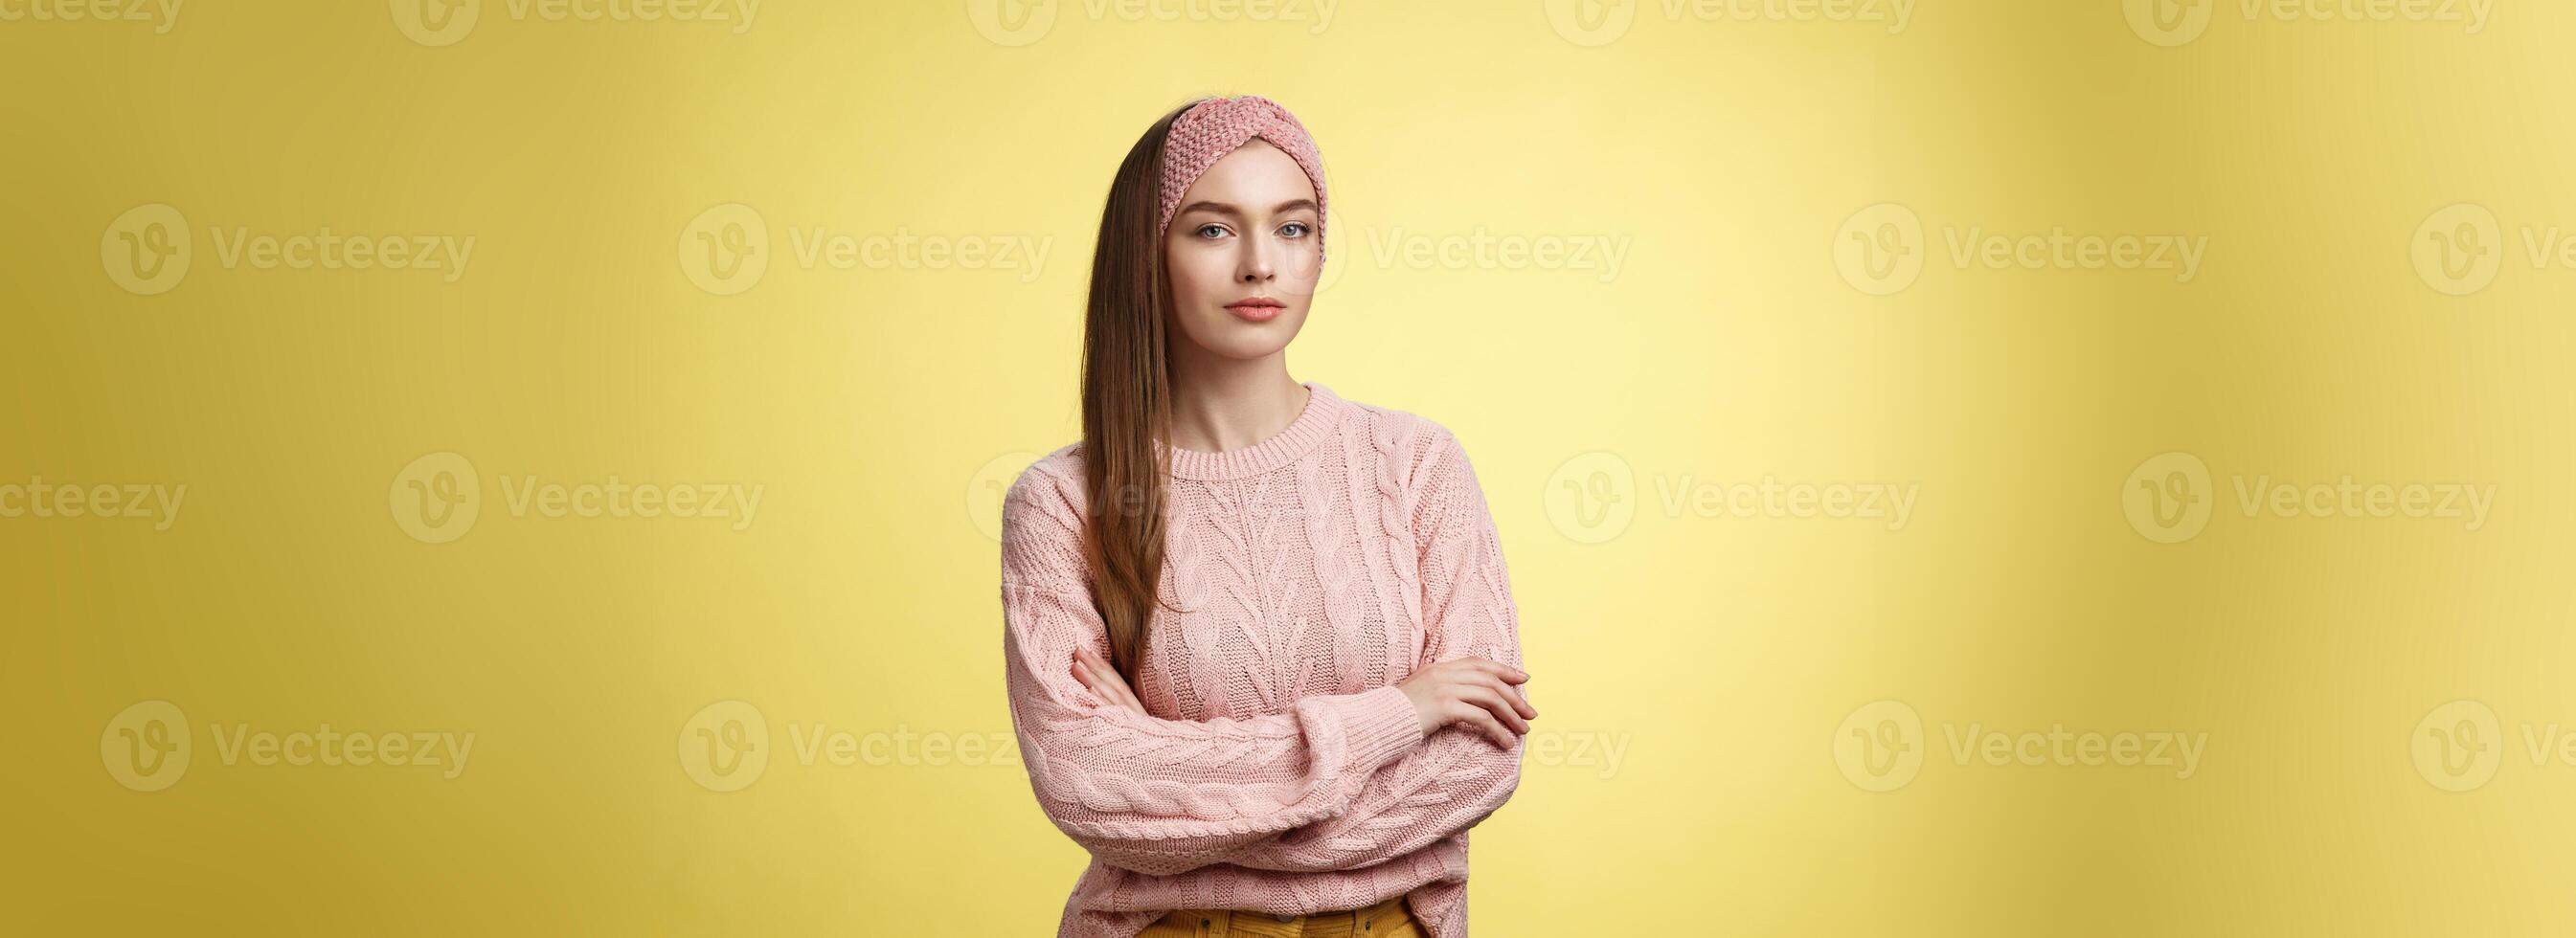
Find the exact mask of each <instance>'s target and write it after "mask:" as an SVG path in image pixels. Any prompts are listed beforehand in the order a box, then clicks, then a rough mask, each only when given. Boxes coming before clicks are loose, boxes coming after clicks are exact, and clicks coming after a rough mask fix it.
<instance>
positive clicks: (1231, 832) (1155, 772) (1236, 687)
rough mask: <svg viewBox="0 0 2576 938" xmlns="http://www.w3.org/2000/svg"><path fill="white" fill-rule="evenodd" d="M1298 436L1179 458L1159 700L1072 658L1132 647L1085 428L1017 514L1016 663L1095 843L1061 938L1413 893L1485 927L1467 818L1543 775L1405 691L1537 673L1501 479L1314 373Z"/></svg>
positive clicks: (1453, 924) (1420, 428) (1054, 811)
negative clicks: (1112, 605)
mask: <svg viewBox="0 0 2576 938" xmlns="http://www.w3.org/2000/svg"><path fill="white" fill-rule="evenodd" d="M1305 387H1306V388H1307V390H1308V391H1309V392H1310V393H1309V395H1308V397H1307V403H1306V408H1305V410H1304V411H1303V412H1302V413H1301V414H1300V415H1299V416H1298V417H1297V418H1296V420H1295V421H1294V422H1292V423H1291V424H1290V425H1289V427H1288V428H1287V429H1285V430H1283V431H1281V432H1279V433H1278V434H1275V435H1273V436H1272V437H1270V438H1269V439H1266V440H1263V441H1261V442H1260V443H1257V444H1254V445H1252V446H1250V447H1246V448H1243V449H1237V450H1228V451H1225V452H1202V451H1197V450H1188V449H1171V450H1169V451H1168V452H1169V453H1170V455H1171V476H1170V483H1171V490H1170V499H1169V504H1168V505H1167V507H1166V513H1167V514H1166V517H1167V521H1168V522H1169V523H1168V525H1167V528H1166V539H1167V544H1166V552H1165V560H1164V565H1163V571H1162V590H1163V594H1164V596H1166V597H1167V598H1168V599H1169V600H1170V601H1171V602H1172V603H1173V604H1174V605H1177V606H1179V607H1181V608H1182V609H1185V610H1187V611H1184V612H1178V613H1175V612H1172V611H1170V610H1161V611H1158V612H1156V613H1155V615H1154V618H1153V620H1152V623H1151V625H1150V627H1149V629H1148V632H1147V639H1146V647H1145V650H1144V657H1143V660H1142V662H1141V666H1140V669H1139V674H1138V680H1137V685H1138V686H1137V687H1135V688H1134V690H1135V691H1136V695H1137V697H1138V699H1139V700H1141V701H1143V702H1144V704H1145V706H1146V709H1147V710H1148V711H1149V712H1150V714H1151V715H1150V716H1148V715H1140V714H1137V713H1135V712H1134V711H1131V710H1128V709H1126V708H1124V707H1119V706H1115V705H1112V704H1110V703H1109V702H1108V701H1106V700H1104V699H1102V698H1100V697H1099V696H1098V695H1095V694H1093V693H1091V691H1090V689H1089V688H1087V687H1084V686H1083V685H1082V683H1081V682H1080V681H1079V680H1077V679H1076V678H1074V677H1073V674H1072V667H1073V650H1074V648H1075V647H1076V646H1088V647H1090V648H1091V649H1092V650H1093V651H1095V652H1097V653H1099V654H1100V656H1101V657H1102V658H1103V659H1104V660H1105V659H1106V658H1107V657H1108V655H1109V639H1108V633H1107V627H1106V625H1105V624H1104V623H1103V620H1102V619H1101V617H1100V614H1099V612H1098V610H1097V608H1096V607H1095V606H1094V605H1093V604H1092V600H1091V591H1090V583H1089V573H1088V567H1087V564H1086V561H1085V559H1084V553H1083V550H1082V537H1083V536H1084V535H1083V519H1084V518H1085V517H1086V514H1085V504H1086V497H1085V494H1084V486H1083V484H1082V482H1083V468H1082V459H1081V452H1080V447H1081V445H1082V444H1080V443H1078V442H1077V443H1073V444H1069V445H1066V446H1064V447H1062V448H1059V449H1057V450H1056V451H1054V452H1052V453H1049V454H1047V455H1046V456H1044V457H1041V458H1040V459H1039V460H1038V461H1037V462H1036V463H1034V464H1032V465H1031V466H1030V467H1029V468H1028V469H1027V470H1026V471H1024V472H1022V473H1021V474H1020V476H1019V478H1018V479H1017V480H1015V481H1014V482H1013V483H1012V485H1011V488H1010V491H1009V493H1008V495H1006V496H1005V498H1004V501H1003V508H1002V557H1001V561H1002V575H1001V598H1002V608H1003V620H1004V628H1003V633H1002V648H1003V662H1004V668H1005V672H1006V684H1007V687H1008V692H1009V700H1010V708H1011V721H1012V727H1013V730H1014V732H1015V733H1016V735H1017V737H1018V742H1019V747H1020V754H1021V758H1022V761H1023V763H1024V764H1025V765H1026V766H1027V769H1028V774H1029V782H1030V786H1031V789H1032V790H1033V791H1034V792H1035V794H1036V796H1037V802H1038V806H1039V807H1040V808H1041V809H1042V810H1043V811H1044V812H1045V814H1046V816H1047V818H1048V819H1049V820H1050V821H1051V822H1053V823H1054V824H1055V826H1056V828H1057V829H1059V830H1062V831H1063V832H1064V833H1065V834H1066V835H1067V836H1069V837H1071V838H1072V839H1073V840H1074V841H1075V842H1076V843H1078V844H1080V845H1081V846H1082V847H1083V848H1084V849H1085V850H1086V851H1088V852H1089V853H1090V855H1091V861H1090V863H1089V865H1088V866H1087V867H1086V868H1085V869H1084V871H1083V873H1082V876H1081V878H1080V879H1079V880H1077V881H1076V882H1075V884H1074V889H1073V894H1072V895H1071V896H1070V897H1069V898H1068V899H1067V900H1066V903H1065V906H1064V914H1063V917H1062V920H1061V922H1060V924H1059V927H1058V932H1057V934H1058V936H1059V938H1131V936H1133V935H1135V934H1136V933H1138V932H1140V931H1142V930H1144V928H1145V927H1146V926H1147V925H1149V924H1151V923H1152V922H1153V921H1154V920H1155V919H1156V918H1159V917H1160V916H1161V914H1162V913H1163V912H1164V911H1167V910H1171V909H1181V908H1233V909H1250V910H1256V911H1261V912H1270V913H1276V914H1304V913H1310V912H1326V911H1336V910H1341V909H1353V908H1359V907H1362V906H1366V905H1369V904H1372V903H1375V902H1377V901H1380V900H1383V899H1386V898H1389V897H1392V896H1396V895H1399V894H1402V895H1405V896H1406V897H1407V898H1408V899H1409V900H1410V901H1411V904H1412V906H1413V909H1414V912H1415V914H1416V915H1418V916H1419V917H1420V918H1421V919H1422V920H1423V925H1424V927H1425V928H1426V930H1428V931H1429V932H1430V933H1431V935H1432V936H1433V938H1466V935H1467V902H1466V898H1467V896H1466V883H1467V833H1468V829H1469V828H1472V827H1474V826H1475V825H1476V824H1477V823H1479V822H1481V821H1483V820H1484V819H1485V817H1486V816H1488V815H1490V814H1492V813H1493V812H1494V810H1495V809H1497V808H1499V807H1501V806H1502V804H1503V802H1504V801H1505V800H1507V799H1509V798H1510V797H1511V795H1512V792H1513V790H1514V789H1515V788H1517V787H1518V786H1519V784H1520V765H1521V753H1522V750H1523V749H1524V747H1525V743H1524V742H1522V741H1521V740H1520V739H1519V738H1518V737H1515V740H1514V742H1513V745H1512V747H1511V748H1510V749H1502V748H1499V747H1497V746H1495V745H1494V743H1493V742H1492V741H1491V740H1489V739H1487V738H1485V737H1484V736H1483V734H1481V733H1480V732H1478V731H1475V730H1472V729H1469V728H1466V727H1464V726H1460V725H1457V724H1450V725H1445V726H1442V727H1441V728H1440V729H1439V730H1437V731H1435V732H1432V733H1430V734H1428V735H1425V734H1424V733H1423V731H1422V724H1421V721H1420V718H1419V717H1418V716H1417V715H1416V714H1415V712H1414V708H1413V704H1412V701H1411V700H1410V699H1408V698H1407V697H1405V695H1404V692H1403V691H1401V690H1398V689H1397V688H1396V687H1395V685H1396V684H1397V683H1398V682H1400V681H1402V680H1404V678H1406V677H1407V676H1409V675H1411V674H1412V673H1413V672H1415V671H1417V670H1419V669H1420V668H1422V667H1423V666H1425V665H1428V664H1430V663H1433V662H1437V661H1443V660H1447V659H1450V658H1458V657H1466V656H1478V657H1485V658H1491V659H1493V660H1496V661H1501V662H1504V663H1507V664H1510V665H1512V666H1514V667H1520V666H1522V661H1521V653H1520V640H1519V614H1518V609H1517V607H1516V606H1515V605H1514V603H1513V600H1512V594H1511V588H1510V583H1509V579H1510V578H1509V576H1508V572H1507V570H1506V569H1505V567H1504V564H1503V555H1502V548H1501V543H1500V540H1499V538H1498V537H1497V536H1496V532H1495V529H1494V524H1493V519H1492V516H1491V514H1490V512H1489V510H1488V508H1487V506H1486V502H1485V497H1484V492H1483V490H1482V488H1481V487H1480V486H1479V484H1478V482H1477V479H1476V476H1475V472H1474V470H1473V468H1472V467H1471V466H1470V465H1469V464H1468V462H1467V456H1466V452H1465V450H1464V449H1462V448H1461V447H1460V445H1459V443H1458V440H1457V438H1456V437H1455V436H1453V435H1451V434H1450V433H1449V431H1448V430H1447V429H1446V428H1444V427H1442V426H1440V425H1439V424H1437V423H1434V422H1432V421H1430V420H1428V419H1425V418H1422V417H1419V416H1415V415H1413V414H1409V413H1405V412H1403V411H1398V410H1391V409H1387V408H1380V407H1373V406H1370V405H1367V404H1361V403H1357V402H1353V401H1347V400H1344V399H1342V398H1341V397H1339V396H1337V395H1335V394H1334V393H1333V392H1332V390H1331V389H1329V388H1327V387H1325V386H1324V385H1322V384H1318V383H1314V382H1308V383H1307V384H1306V385H1305Z"/></svg>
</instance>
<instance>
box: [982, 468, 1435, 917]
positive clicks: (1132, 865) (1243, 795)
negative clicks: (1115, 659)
mask: <svg viewBox="0 0 2576 938" xmlns="http://www.w3.org/2000/svg"><path fill="white" fill-rule="evenodd" d="M1082 498H1083V496H1082V494H1081V490H1080V487H1079V486H1078V484H1076V483H1074V482H1073V481H1072V480H1070V479H1067V478H1065V477H1064V476H1063V475H1059V474H1058V473H1057V472H1055V471H1050V470H1048V469H1046V468H1044V461H1043V460H1042V461H1041V464H1040V465H1039V466H1033V467H1032V468H1031V469H1030V470H1028V471H1027V472H1024V473H1022V474H1021V475H1020V478H1019V479H1018V480H1017V481H1016V482H1014V483H1013V484H1012V486H1011V489H1010V492H1009V494H1008V495H1006V496H1005V498H1004V500H1003V503H1002V591H1001V592H1002V611H1003V623H1004V628H1003V632H1002V652H1003V664H1004V669H1005V684H1006V688H1007V691H1008V695H1009V700H1010V708H1011V723H1012V729H1013V732H1014V734H1015V735H1016V736H1017V737H1018V741H1019V747H1020V755H1021V759H1022V762H1023V763H1024V764H1025V765H1026V766H1027V769H1028V775H1029V783H1030V786H1031V788H1032V789H1033V790H1034V791H1035V793H1036V795H1037V801H1038V805H1039V807H1040V808H1041V809H1043V810H1044V811H1045V812H1046V815H1047V818H1048V819H1049V820H1050V821H1052V822H1053V823H1054V824H1055V826H1056V827H1057V829H1059V830H1062V831H1064V833H1065V835H1066V836H1068V837H1071V838H1073V840H1074V841H1075V842H1076V843H1079V844H1081V845H1082V846H1083V847H1084V849H1086V850H1088V851H1090V852H1091V854H1092V855H1093V856H1094V857H1096V858H1098V859H1099V860H1101V861H1102V862H1104V863H1107V864H1109V865H1111V866H1116V867H1120V868H1123V869H1128V870H1133V871H1136V872H1139V873H1145V874H1148V875H1157V876H1168V875H1172V874H1175V873H1181V872H1186V871H1188V870H1191V869H1196V868H1198V867H1201V866H1205V865H1208V864H1210V863H1216V862H1222V861H1223V860H1224V858H1225V857H1226V856H1227V855H1228V854H1229V853H1230V852H1231V851H1234V850H1238V849H1240V848H1242V847H1244V846H1245V845H1247V844H1251V843H1254V842H1257V841H1259V840H1261V839H1263V838H1266V837H1269V836H1271V835H1274V834H1277V833H1279V832H1281V831H1286V830H1292V829H1295V828H1297V827H1298V826H1300V825H1304V824H1309V823H1313V822H1315V821H1318V820H1323V819H1327V818H1331V817H1334V816H1336V815H1339V814H1341V813H1342V812H1344V811H1347V810H1349V808H1350V805H1351V803H1352V801H1353V800H1354V799H1355V798H1357V797H1358V796H1359V793H1360V790H1361V788H1362V787H1363V785H1364V784H1365V783H1366V782H1367V781H1368V780H1369V779H1370V778H1371V777H1372V775H1373V774H1374V773H1375V772H1376V771H1377V770H1378V769H1379V768H1380V767H1382V766H1384V765H1385V764H1386V763H1387V762H1389V761H1390V760H1392V759H1394V758H1395V757H1397V756H1399V755H1401V754H1403V753H1404V752H1405V751H1407V750H1410V749H1413V748H1414V747H1416V746H1418V745H1420V744H1421V742H1422V740H1423V732H1422V723H1421V719H1420V717H1418V716H1417V715H1416V714H1415V712H1414V708H1413V704H1412V701H1411V700H1410V699H1408V698H1406V697H1405V695H1404V692H1403V691H1401V690H1397V689H1396V688H1394V687H1392V686H1389V687H1379V688H1374V689H1371V690H1368V691H1364V692H1360V693H1353V694H1338V695H1329V696H1315V697H1307V698H1304V699H1301V700H1299V701H1297V703H1296V704H1295V706H1294V707H1292V708H1291V709H1290V710H1288V711H1286V712H1282V713H1276V714H1269V715H1265V716H1261V717H1257V718H1252V719H1242V720H1234V719H1216V720H1205V721H1191V720H1168V719H1161V718H1156V717H1150V716H1145V715H1142V714H1138V713H1136V712H1134V711H1132V710H1129V709H1127V708H1126V707H1123V706H1119V705H1116V704H1112V703H1109V702H1108V701H1106V700H1104V699H1102V698H1101V697H1099V696H1098V695H1096V694H1093V693H1092V692H1091V690H1090V688H1088V687H1086V686H1084V685H1083V684H1082V682H1081V681H1080V680H1079V679H1077V678H1075V677H1074V676H1073V670H1072V669H1073V661H1074V658H1073V650H1074V648H1075V647H1076V646H1080V645H1087V646H1089V647H1090V648H1091V649H1092V650H1094V651H1095V652H1098V653H1099V655H1100V657H1101V658H1102V659H1104V660H1106V659H1107V658H1108V657H1109V638H1108V629H1107V625H1106V624H1105V623H1104V622H1103V621H1102V619H1101V618H1100V614H1099V612H1098V610H1097V609H1096V608H1095V607H1094V606H1093V604H1092V601H1091V598H1090V590H1089V586H1088V582H1089V577H1088V575H1087V569H1088V568H1087V561H1086V559H1085V555H1084V552H1083V549H1082V538H1083V537H1084V533H1083V525H1082V518H1083V514H1082V510H1081V508H1080V507H1079V506H1080V505H1081V504H1082Z"/></svg>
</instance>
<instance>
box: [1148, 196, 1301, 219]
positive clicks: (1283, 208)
mask: <svg viewBox="0 0 2576 938" xmlns="http://www.w3.org/2000/svg"><path fill="white" fill-rule="evenodd" d="M1314 207H1315V200H1313V199H1289V200H1288V201H1285V202H1281V203H1279V204H1278V205H1276V206H1273V207H1272V208H1271V209H1270V214H1273V215H1278V214H1282V213H1285V212H1287V211H1289V210H1291V209H1300V208H1304V209H1311V208H1314ZM1189 212H1215V213H1217V214H1219V215H1237V216H1239V215H1242V214H1243V212H1242V211H1241V210H1239V209H1236V208H1235V207H1234V206H1232V205H1228V204H1226V203H1223V202H1209V201H1205V200H1201V201H1197V202H1192V203H1190V204H1188V205H1184V206H1181V210H1180V211H1179V212H1175V213H1173V214H1176V215H1178V214H1186V213H1189Z"/></svg>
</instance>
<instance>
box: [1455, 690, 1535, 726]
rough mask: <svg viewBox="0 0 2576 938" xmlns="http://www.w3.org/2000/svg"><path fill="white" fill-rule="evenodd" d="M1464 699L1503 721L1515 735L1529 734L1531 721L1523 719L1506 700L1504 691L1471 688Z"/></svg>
mask: <svg viewBox="0 0 2576 938" xmlns="http://www.w3.org/2000/svg"><path fill="white" fill-rule="evenodd" d="M1464 699H1465V700H1466V701H1467V702H1468V703H1472V704H1475V705H1476V706H1479V707H1483V708H1485V709H1486V710H1487V711H1490V712H1492V713H1493V715H1494V716H1495V717H1496V718H1498V719H1500V720H1502V721H1503V725H1504V726H1508V727H1511V729H1512V732H1513V733H1516V734H1517V733H1527V732H1529V721H1528V720H1524V719H1521V714H1520V711H1519V710H1518V709H1516V708H1514V707H1513V706H1512V702H1511V701H1510V700H1507V699H1504V697H1503V692H1502V691H1499V690H1496V689H1494V688H1491V687H1470V688H1468V689H1467V690H1466V693H1465V694H1464Z"/></svg>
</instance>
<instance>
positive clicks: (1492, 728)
mask: <svg viewBox="0 0 2576 938" xmlns="http://www.w3.org/2000/svg"><path fill="white" fill-rule="evenodd" d="M1457 706H1458V707H1459V709H1460V710H1462V711H1464V713H1463V715H1462V716H1461V717H1460V718H1459V720H1458V722H1460V723H1468V724H1473V726H1474V728H1475V729H1476V730H1477V731H1478V732H1481V733H1483V734H1485V738H1487V739H1490V740H1493V741H1494V745H1497V746H1501V747H1503V748H1505V749H1510V748H1512V731H1511V730H1508V729H1505V728H1504V727H1503V724H1502V723H1501V722H1500V721H1498V720H1495V719H1494V714H1493V712H1492V711H1489V710H1486V709H1485V708H1483V707H1479V706H1476V705H1475V704H1471V703H1465V702H1459V703H1457Z"/></svg>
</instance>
